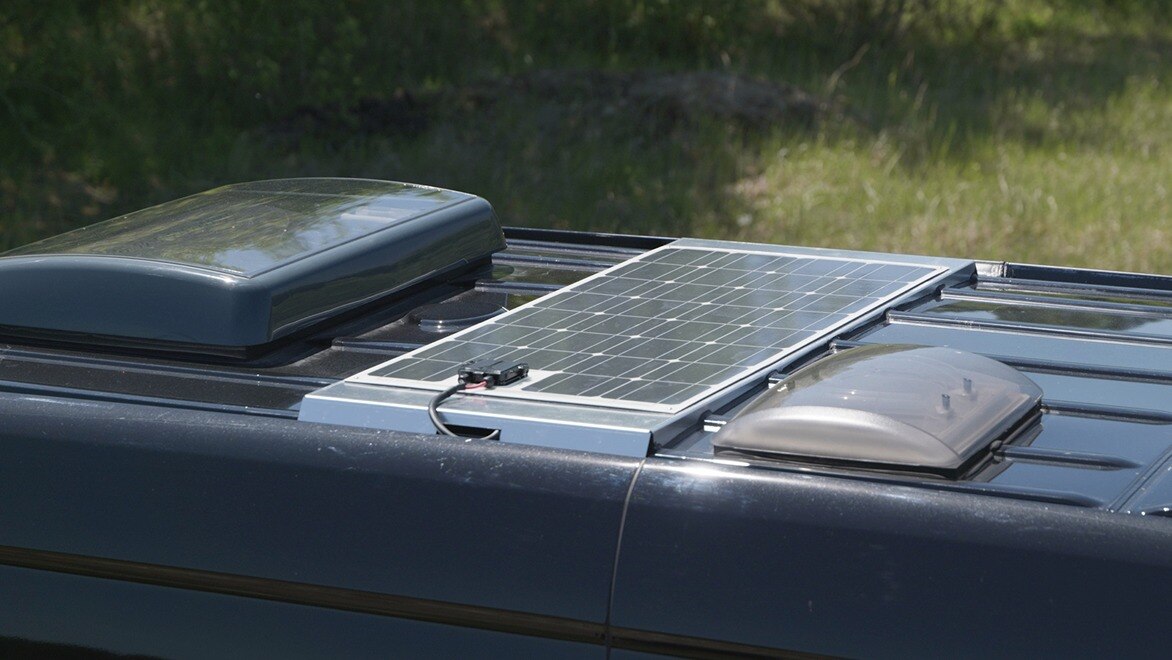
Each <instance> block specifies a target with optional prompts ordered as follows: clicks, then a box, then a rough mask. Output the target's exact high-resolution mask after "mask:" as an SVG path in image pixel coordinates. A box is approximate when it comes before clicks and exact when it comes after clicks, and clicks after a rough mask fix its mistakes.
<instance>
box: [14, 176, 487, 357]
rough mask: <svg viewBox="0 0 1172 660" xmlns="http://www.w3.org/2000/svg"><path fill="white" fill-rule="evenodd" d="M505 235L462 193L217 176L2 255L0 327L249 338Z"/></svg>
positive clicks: (317, 317) (446, 265) (360, 298)
mask: <svg viewBox="0 0 1172 660" xmlns="http://www.w3.org/2000/svg"><path fill="white" fill-rule="evenodd" d="M504 247H505V243H504V235H503V234H502V232H501V229H500V225H499V224H498V223H497V220H496V216H495V215H494V214H493V211H492V207H491V206H489V204H488V202H486V201H484V200H483V199H480V198H479V197H475V196H472V195H466V194H464V193H458V192H452V191H449V190H441V189H438V188H429V187H425V186H416V185H410V184H404V183H391V182H387V181H370V180H361V179H286V180H276V181H261V182H257V183H245V184H238V185H231V186H224V187H222V188H216V189H215V190H210V191H208V192H204V193H200V194H198V195H193V196H191V197H187V198H184V199H180V200H177V201H173V202H167V203H165V204H161V205H159V206H155V207H152V208H149V209H145V210H142V211H137V212H135V213H131V214H129V215H124V216H122V217H119V218H115V219H113V220H107V221H106V222H102V223H99V224H96V225H92V226H89V227H84V228H82V229H78V230H76V231H72V232H69V233H67V234H62V235H60V236H56V237H53V238H49V239H46V240H43V241H40V242H38V243H33V244H31V245H28V246H25V247H22V248H17V249H15V250H11V251H9V252H6V253H4V254H3V255H0V326H4V327H2V328H0V333H3V334H9V335H12V334H17V335H23V336H27V335H29V334H33V335H37V336H42V335H45V334H48V335H49V336H51V337H55V338H62V337H61V333H65V338H68V337H69V336H70V335H78V334H80V335H84V336H85V337H87V338H93V339H91V340H92V341H101V338H103V337H105V338H107V341H108V340H109V339H110V338H116V339H119V340H123V341H125V340H130V341H131V343H136V342H137V343H142V342H147V343H154V342H164V343H168V344H180V345H197V346H202V347H249V346H256V345H260V344H266V343H268V342H271V341H273V340H275V339H278V338H280V337H283V336H285V335H288V334H290V333H292V332H295V331H297V330H299V329H301V328H304V327H306V326H308V325H311V324H313V323H316V322H318V321H322V320H324V319H327V318H330V317H332V316H334V315H336V314H339V313H341V312H343V311H346V310H349V309H351V308H354V307H357V306H359V305H362V304H364V303H367V302H371V301H373V300H376V299H378V298H381V297H383V296H387V295H389V294H392V293H395V292H396V291H400V290H402V289H404V288H406V287H408V286H411V285H413V284H416V283H419V282H422V281H424V280H427V279H430V278H432V277H435V276H437V275H439V274H441V273H446V272H450V271H454V270H457V269H460V268H461V267H467V266H469V265H471V264H476V263H479V262H483V261H485V260H487V259H488V258H489V257H490V256H491V254H492V253H493V252H496V251H498V250H501V249H503V248H504ZM115 343H122V342H115Z"/></svg>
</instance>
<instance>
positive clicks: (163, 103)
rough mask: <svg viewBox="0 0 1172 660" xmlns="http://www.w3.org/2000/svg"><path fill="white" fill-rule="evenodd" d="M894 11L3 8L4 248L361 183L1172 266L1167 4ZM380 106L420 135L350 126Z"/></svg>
mask: <svg viewBox="0 0 1172 660" xmlns="http://www.w3.org/2000/svg"><path fill="white" fill-rule="evenodd" d="M902 4H903V5H905V6H904V9H903V11H902V12H896V11H894V10H893V9H892V8H893V7H896V6H899V5H901V3H899V2H896V1H893V0H888V1H886V2H885V1H884V0H796V1H785V2H783V1H781V0H775V1H768V0H760V1H758V2H740V3H724V2H715V1H713V2H702V1H696V2H666V1H662V0H648V1H643V2H635V1H631V2H620V1H619V0H577V1H569V0H567V1H565V2H557V3H529V2H521V1H520V0H516V1H510V0H495V1H494V0H482V1H473V0H466V1H464V2H460V3H453V4H449V5H444V6H439V5H437V4H436V3H427V2H417V3H412V2H404V3H391V5H392V6H391V7H382V6H375V7H367V6H360V7H349V6H348V7H344V8H338V7H334V6H332V5H331V6H324V5H323V4H322V3H311V2H305V3H296V4H295V5H289V4H288V3H258V2H244V1H243V0H241V2H224V3H216V4H211V5H203V6H198V5H191V6H186V5H178V4H176V3H166V2H145V1H139V2H131V3H122V4H115V5H110V4H98V3H95V5H94V6H90V5H85V4H83V5H81V6H80V7H78V6H74V4H73V3H52V2H49V3H38V4H37V5H30V6H29V7H26V8H17V9H13V8H6V9H0V117H5V120H4V121H0V145H5V147H4V148H3V150H0V215H2V221H0V246H11V245H16V244H20V243H23V242H27V241H29V240H33V239H35V238H38V237H42V236H46V235H50V234H53V233H57V232H59V231H62V230H65V229H67V228H70V227H73V226H77V225H80V224H85V223H88V222H93V221H96V220H100V219H103V218H105V217H109V216H111V215H113V214H116V213H120V212H124V211H128V210H132V209H135V208H139V207H142V206H144V205H147V204H151V203H155V202H159V201H163V200H165V199H169V198H172V197H175V196H179V195H182V194H186V193H190V192H194V191H197V190H200V189H204V188H207V187H211V186H214V185H217V184H220V183H225V182H231V181H240V180H248V179H256V178H266V177H277V176H369V177H375V178H385V179H398V180H407V181H417V182H425V183H431V184H435V185H440V186H446V187H452V188H456V189H461V190H467V191H470V192H475V193H478V194H481V195H483V196H485V197H487V198H488V199H489V200H491V201H492V202H493V203H494V205H495V206H496V207H497V209H498V211H499V212H500V214H501V216H502V219H503V220H504V221H505V222H506V223H509V224H519V225H530V226H547V227H558V228H572V229H588V230H598V231H626V232H637V233H658V234H670V235H702V236H708V237H720V238H735V239H743V240H759V241H769V242H780V243H791V244H802V245H825V246H835V247H843V248H854V249H872V250H895V251H900V252H918V253H929V254H943V255H951V256H968V257H977V258H989V259H1009V260H1017V261H1029V262H1037V263H1057V264H1068V265H1079V266H1091V267H1098V268H1115V269H1123V270H1139V271H1148V272H1163V273H1172V243H1170V241H1169V240H1168V239H1169V233H1170V232H1172V202H1170V201H1169V188H1170V187H1172V174H1170V173H1172V149H1170V148H1169V147H1168V145H1172V76H1170V75H1169V73H1170V70H1172V69H1170V67H1172V60H1169V58H1168V53H1172V10H1170V9H1169V7H1168V6H1167V5H1166V4H1165V3H1163V2H1159V1H1158V0H1148V1H1145V0H1133V1H1132V2H1109V1H1108V0H1002V1H1000V2H980V1H978V0H944V1H942V2H935V3H932V2H927V1H926V0H923V1H921V0H908V1H907V2H906V3H902ZM538 70H554V71H563V72H567V73H564V74H563V75H564V76H566V77H567V78H568V79H573V77H574V75H575V74H573V73H572V72H573V71H611V72H623V71H636V70H651V71H664V72H672V71H701V70H703V71H718V72H724V73H727V74H729V75H739V76H745V77H751V78H759V79H765V80H770V81H777V82H785V83H790V84H794V85H797V86H799V87H801V88H803V89H805V90H807V91H808V92H810V93H812V94H815V95H817V96H819V97H821V98H823V99H825V100H827V102H829V103H830V104H831V105H832V106H834V107H835V108H838V109H840V110H842V112H841V113H834V112H832V113H829V114H827V115H826V116H824V117H822V118H821V119H819V120H818V121H816V122H813V123H804V122H778V123H776V124H775V125H770V126H764V127H763V126H756V125H747V124H746V123H745V122H743V121H738V120H737V119H735V118H733V119H729V118H720V117H716V116H705V115H704V114H703V113H699V114H698V115H697V114H691V115H685V116H676V115H674V114H671V113H665V112H663V111H662V109H654V108H653V109H651V110H648V109H646V108H638V107H629V106H625V105H623V103H621V101H622V99H621V98H620V99H613V98H591V97H590V95H589V94H587V95H586V96H582V95H575V94H573V93H569V92H566V93H557V94H542V93H535V92H532V91H530V92H525V91H523V90H521V91H518V90H515V89H512V88H508V87H507V86H505V85H502V84H501V83H500V82H499V81H500V80H502V79H503V77H507V76H517V75H521V76H524V75H527V74H528V73H529V72H532V71H538ZM494 81H495V82H494ZM478 85H479V86H480V87H481V88H486V89H489V90H490V91H491V93H490V94H489V97H490V98H488V99H487V100H485V99H480V100H476V97H475V95H474V94H471V93H469V91H468V90H470V89H474V88H476V87H477V86H478ZM397 90H398V93H399V94H400V95H402V93H403V92H406V93H407V94H408V95H409V96H411V97H412V98H414V99H416V100H417V101H418V108H419V110H418V112H417V116H415V115H413V116H414V118H415V119H418V120H419V122H418V123H417V124H403V125H396V123H395V122H391V123H390V124H388V125H386V126H383V127H379V128H376V129H373V130H372V129H371V128H370V127H368V126H361V125H360V124H359V122H358V121H357V120H356V119H355V116H354V115H353V113H349V112H347V111H346V108H349V107H351V106H352V105H353V104H355V103H356V102H357V101H358V100H359V99H363V98H374V99H382V100H384V101H385V100H387V99H392V98H394V97H395V94H396V91H397ZM470 98H472V99H473V101H475V102H469V99H470ZM302 106H311V107H314V108H318V109H326V110H328V113H330V114H331V116H333V117H335V118H336V119H337V121H334V122H333V123H330V124H328V125H321V124H320V123H312V122H311V123H309V124H306V123H304V122H301V123H298V122H297V121H291V120H290V119H289V118H290V117H295V116H299V115H298V110H297V109H298V108H299V107H302Z"/></svg>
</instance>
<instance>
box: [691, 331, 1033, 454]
mask: <svg viewBox="0 0 1172 660" xmlns="http://www.w3.org/2000/svg"><path fill="white" fill-rule="evenodd" d="M1041 396H1042V390H1041V389H1040V388H1039V387H1038V386H1037V385H1035V384H1034V382H1033V381H1031V380H1030V379H1029V378H1026V377H1025V376H1023V375H1022V374H1021V373H1020V372H1018V371H1017V370H1016V369H1012V368H1010V367H1008V366H1006V365H1004V364H1002V363H1000V362H997V361H995V360H991V359H989V358H986V357H982V356H980V355H975V354H972V353H966V352H964V351H958V350H954V349H950V348H937V347H917V346H904V345H876V346H866V347H861V348H853V349H849V350H845V351H841V352H839V353H836V354H834V355H832V356H830V357H827V358H825V359H823V360H820V361H818V362H815V363H813V364H811V365H808V366H806V367H804V368H802V369H800V370H798V371H796V372H795V373H794V374H793V375H791V376H790V377H789V378H787V379H786V380H784V381H782V383H780V384H779V385H778V386H777V387H776V388H774V389H772V390H770V391H768V392H766V393H765V394H762V395H761V396H760V397H758V398H757V399H756V400H754V401H752V402H751V403H749V405H748V406H746V407H745V408H744V409H743V410H742V411H740V412H739V413H738V414H737V415H736V416H735V417H733V418H732V419H731V420H729V422H728V423H727V424H725V426H724V427H723V428H721V429H720V431H718V432H717V433H716V435H715V436H714V437H713V445H714V446H715V448H716V451H717V453H729V452H732V453H738V454H749V455H760V456H765V457H771V458H781V459H786V460H793V461H798V462H816V463H830V464H839V465H856V466H864V467H873V468H881V469H894V470H901V471H912V472H930V473H937V474H943V475H946V476H956V475H957V474H958V473H959V472H961V471H963V470H964V469H965V468H967V467H968V466H969V465H971V464H972V463H973V462H975V461H977V460H978V459H979V458H980V457H981V456H982V455H984V454H986V453H987V451H988V450H989V449H990V447H991V445H992V444H993V443H994V441H996V440H998V439H1001V438H1004V437H1005V436H1006V435H1007V434H1008V433H1009V432H1010V431H1011V430H1012V429H1014V428H1015V427H1018V426H1020V425H1021V424H1022V422H1023V421H1024V420H1026V419H1027V418H1029V417H1030V416H1031V413H1032V412H1034V411H1035V410H1036V409H1037V407H1038V405H1039V402H1040V400H1041Z"/></svg>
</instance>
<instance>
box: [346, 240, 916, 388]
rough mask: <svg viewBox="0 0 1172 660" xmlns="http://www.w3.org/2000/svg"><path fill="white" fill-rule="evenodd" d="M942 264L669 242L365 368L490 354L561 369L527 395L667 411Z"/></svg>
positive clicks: (391, 373)
mask: <svg viewBox="0 0 1172 660" xmlns="http://www.w3.org/2000/svg"><path fill="white" fill-rule="evenodd" d="M651 257H655V258H654V259H651ZM778 269H784V270H778ZM936 272H938V269H936V268H933V267H925V266H918V265H905V264H891V263H881V262H874V261H863V260H857V259H850V258H834V257H821V256H819V257H807V256H793V255H776V254H768V253H756V252H738V251H720V250H712V249H707V248H662V249H660V250H657V251H653V252H650V253H647V254H645V255H641V258H636V259H633V260H631V261H629V262H626V263H624V264H620V265H618V266H616V267H614V268H611V269H609V270H607V271H604V272H603V273H599V274H597V275H595V276H592V277H590V278H587V279H586V280H583V281H581V282H579V283H578V284H576V285H572V286H571V287H568V288H567V289H563V290H562V291H560V292H558V293H556V294H551V295H550V296H548V297H546V298H543V299H539V300H537V301H535V302H533V303H530V304H529V305H526V306H524V307H522V308H518V309H517V310H514V311H513V312H512V313H510V314H509V315H506V316H504V317H500V318H499V319H497V320H496V321H494V322H488V323H486V324H484V325H482V326H479V327H477V328H474V329H470V330H468V331H465V332H463V333H459V334H458V335H454V336H453V337H451V338H449V339H448V340H446V341H443V342H440V343H437V344H433V345H432V346H430V347H426V348H424V349H420V350H419V351H415V352H413V353H411V354H408V356H403V357H404V358H406V357H409V356H411V357H413V358H414V361H403V362H401V363H400V364H397V365H396V364H395V362H396V361H397V360H395V361H392V362H390V363H387V364H386V365H380V366H379V367H376V368H375V369H373V370H370V371H368V372H366V374H360V376H370V378H371V379H372V380H374V381H376V382H392V381H395V380H397V379H405V380H407V381H425V382H435V383H438V382H444V381H447V380H450V378H451V376H452V374H453V373H454V372H455V370H456V368H458V366H459V365H460V364H462V363H464V362H466V361H467V360H470V359H474V358H477V357H484V356H486V355H489V354H491V355H492V356H493V357H496V358H502V359H506V360H523V361H527V362H529V363H530V365H531V367H532V368H534V369H539V370H543V371H553V372H558V373H555V374H553V375H552V376H550V377H548V378H545V379H543V380H540V381H539V382H536V383H533V384H532V385H530V386H523V387H522V388H519V389H524V391H526V392H527V393H529V394H531V395H551V394H552V395H554V396H560V395H566V396H568V397H569V398H570V399H579V398H580V399H605V400H609V401H615V400H630V401H634V402H644V403H651V404H669V407H670V404H671V403H673V402H676V403H678V402H679V401H681V400H687V399H691V398H694V397H696V396H698V394H701V393H703V391H706V390H708V389H712V388H713V386H714V385H716V384H717V383H724V382H725V381H728V380H730V379H733V380H735V376H736V375H737V374H743V373H749V372H751V371H753V370H754V369H755V368H757V367H759V366H760V365H761V363H762V362H770V361H775V360H776V359H779V358H780V356H781V355H784V351H785V350H788V349H789V348H792V347H795V346H798V345H800V344H801V343H802V342H804V341H808V340H811V339H813V338H815V337H816V336H817V335H818V334H819V333H823V332H825V331H826V330H827V329H829V328H828V326H835V325H841V324H843V323H845V322H846V321H847V320H848V319H849V318H850V317H851V315H852V314H857V313H858V312H861V311H863V310H864V309H866V308H867V307H869V306H872V305H875V304H878V303H879V302H881V301H882V300H883V299H884V298H887V297H889V296H891V295H893V294H894V293H897V292H898V291H899V290H900V289H903V288H909V287H910V286H911V285H913V284H914V282H911V283H909V280H908V279H907V278H909V277H912V276H919V278H920V279H924V278H926V277H928V276H930V275H932V274H935V273H936ZM862 277H866V278H867V279H866V280H863V279H860V278H862ZM738 303H739V304H738ZM575 326H577V327H576V328H575V330H574V331H572V332H571V331H570V328H571V327H575ZM551 330H552V331H553V332H550V331H551ZM559 349H565V350H559ZM779 351H782V353H781V354H779ZM769 358H774V360H770V359H769ZM401 359H402V358H399V359H398V360H401Z"/></svg>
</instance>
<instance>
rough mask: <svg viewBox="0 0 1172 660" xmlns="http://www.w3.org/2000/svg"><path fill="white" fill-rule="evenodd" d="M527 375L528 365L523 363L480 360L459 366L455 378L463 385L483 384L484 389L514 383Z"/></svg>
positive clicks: (493, 359)
mask: <svg viewBox="0 0 1172 660" xmlns="http://www.w3.org/2000/svg"><path fill="white" fill-rule="evenodd" d="M528 374H529V365H528V364H526V363H525V362H510V361H506V360H498V359H496V358H482V359H479V360H472V361H471V362H467V363H465V364H463V365H461V366H460V371H459V372H458V373H457V374H456V377H457V378H458V379H459V381H460V382H461V383H463V384H465V385H474V384H476V383H484V385H485V387H499V386H501V385H508V384H509V383H515V382H517V381H519V380H521V379H522V378H524V377H525V376H527V375H528Z"/></svg>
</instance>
